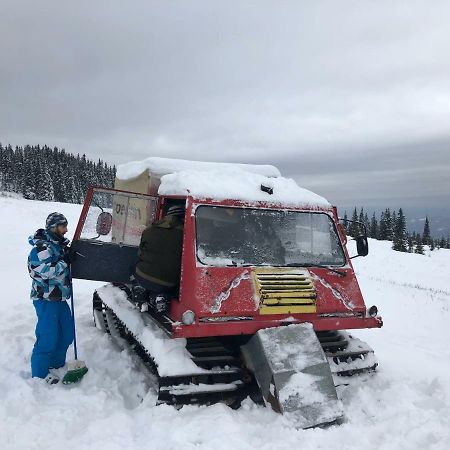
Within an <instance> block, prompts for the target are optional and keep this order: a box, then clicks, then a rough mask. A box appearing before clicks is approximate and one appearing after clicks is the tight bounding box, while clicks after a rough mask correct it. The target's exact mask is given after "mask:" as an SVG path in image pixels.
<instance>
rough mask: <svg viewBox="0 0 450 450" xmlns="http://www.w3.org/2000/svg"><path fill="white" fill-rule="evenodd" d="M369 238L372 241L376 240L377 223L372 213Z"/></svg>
mask: <svg viewBox="0 0 450 450" xmlns="http://www.w3.org/2000/svg"><path fill="white" fill-rule="evenodd" d="M369 236H370V237H371V238H373V239H378V222H377V218H376V217H375V213H373V215H372V220H371V221H370V227H369Z"/></svg>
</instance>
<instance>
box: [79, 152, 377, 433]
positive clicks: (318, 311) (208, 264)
mask: <svg viewBox="0 0 450 450" xmlns="http://www.w3.org/2000/svg"><path fill="white" fill-rule="evenodd" d="M150 160H152V159H150ZM150 160H148V161H147V163H149V162H150V163H149V164H148V166H149V167H147V168H146V169H145V170H144V171H143V172H142V173H141V174H139V175H138V176H131V177H127V178H126V179H125V180H123V179H122V180H121V179H120V178H118V179H117V180H116V188H118V189H106V188H91V189H90V190H89V192H88V195H87V198H86V202H85V205H84V208H83V211H82V214H81V217H80V221H79V223H78V226H77V229H76V233H75V237H74V242H73V246H74V248H75V249H76V251H77V252H78V253H79V254H80V255H82V256H80V257H79V258H78V259H77V260H76V262H75V263H74V266H73V268H72V272H73V276H74V278H82V279H90V280H99V281H107V282H109V283H112V284H113V285H114V286H116V287H115V288H111V287H110V288H108V289H109V290H107V289H104V288H102V289H103V290H102V289H100V290H97V291H96V292H95V293H94V317H95V320H96V324H97V326H98V327H99V328H100V329H103V330H105V331H107V332H110V333H111V334H112V335H113V336H115V337H117V338H120V339H122V340H125V341H128V342H129V343H130V344H131V347H132V348H133V349H134V351H136V353H138V354H139V356H141V357H142V358H143V360H144V361H145V362H146V363H147V364H148V366H149V367H150V368H151V369H152V370H153V371H154V372H156V373H157V375H158V378H159V399H160V401H164V402H168V403H175V404H177V403H192V402H207V403H208V402H212V401H217V400H226V401H228V402H233V401H234V402H238V401H239V400H241V399H242V398H244V397H245V396H247V395H249V394H250V395H253V396H255V393H257V392H258V391H260V392H261V393H262V397H263V399H264V401H265V402H266V403H270V404H271V405H272V407H273V408H274V409H275V410H277V411H280V412H287V411H297V412H298V411H302V413H301V415H302V420H301V421H300V423H302V424H303V425H305V426H312V425H317V424H318V423H324V422H330V421H332V420H335V419H336V418H338V417H339V415H340V413H339V412H337V409H339V408H337V409H336V408H335V407H334V406H333V408H334V412H332V413H330V412H329V410H330V408H328V410H327V411H326V412H323V411H322V412H317V407H315V409H314V408H313V409H314V411H313V413H311V404H310V403H308V401H307V399H306V400H305V396H304V394H302V392H301V388H300V387H299V388H298V390H299V391H300V392H294V393H293V394H292V392H291V394H292V395H290V396H287V397H286V396H283V395H282V392H283V389H284V388H285V386H287V385H289V388H290V389H291V391H292V380H293V379H294V378H293V377H292V375H293V374H296V373H297V374H298V373H302V374H305V373H306V374H308V376H310V377H312V376H314V377H316V378H315V379H316V381H315V385H314V386H315V387H317V389H318V391H321V392H322V394H323V395H324V399H325V400H324V402H323V403H324V404H325V403H327V402H328V403H330V402H334V400H336V398H337V397H336V395H335V391H334V385H336V384H339V380H340V378H339V376H347V375H354V374H356V373H360V372H364V371H370V370H374V369H375V367H376V365H377V363H376V360H375V357H374V355H373V351H372V349H371V348H370V347H369V346H368V345H367V344H365V343H363V342H362V341H360V340H359V339H356V338H353V337H352V336H351V335H350V334H348V333H346V332H344V331H342V330H349V329H359V328H379V327H381V326H382V320H381V318H380V317H378V316H377V310H376V308H375V307H371V308H370V309H369V310H368V309H367V308H366V306H365V304H364V299H363V297H362V294H361V290H360V288H359V286H358V282H357V280H356V276H355V273H354V270H353V267H352V264H351V257H350V255H349V254H348V252H347V249H346V245H345V244H346V240H347V238H346V235H345V231H344V228H343V226H342V225H341V224H340V222H339V218H338V215H337V211H336V208H335V207H332V206H331V205H330V204H329V203H328V202H327V201H325V200H324V199H322V198H321V197H319V196H316V195H315V194H312V193H311V192H309V191H306V190H303V189H301V188H299V187H298V186H296V185H295V183H293V182H292V180H286V179H284V178H282V177H280V176H279V173H277V171H276V169H274V168H272V167H271V166H242V165H240V166H238V167H236V166H231V165H220V164H216V165H214V164H213V165H209V166H204V167H202V166H201V163H189V164H195V167H192V166H189V165H188V166H187V167H186V162H183V161H178V162H177V161H175V160H161V159H156V160H157V161H155V159H154V160H153V161H150ZM152 163H153V165H152ZM199 164H200V166H199ZM139 167H141V166H139ZM247 167H248V168H247ZM119 175H120V173H119ZM133 175H135V174H133ZM163 175H167V176H166V177H164V176H163ZM161 176H163V178H162V181H161ZM174 204H183V205H184V206H185V208H186V214H185V218H184V239H183V253H182V271H181V277H180V289H179V295H178V296H177V297H176V298H173V299H171V300H170V303H169V308H168V310H167V312H165V313H160V312H158V311H157V309H156V307H155V303H154V302H152V299H151V298H149V299H148V302H145V303H144V304H139V305H135V306H136V307H135V308H134V311H132V313H133V314H134V315H135V316H136V315H139V316H140V319H137V318H136V319H132V320H130V319H129V317H130V316H129V314H130V311H129V309H130V307H131V308H133V306H132V305H133V304H135V302H134V299H133V295H132V288H131V285H130V275H131V274H132V271H133V268H134V264H135V262H136V258H137V248H138V245H139V240H140V235H141V233H142V231H143V230H144V229H145V227H146V226H148V225H149V224H150V223H151V222H152V221H153V220H156V219H159V218H161V217H163V216H164V214H165V212H166V211H167V209H168V208H169V207H170V206H172V205H174ZM361 230H362V233H361V236H359V237H357V238H356V243H357V249H358V255H359V256H365V255H367V253H368V247H367V237H366V235H365V228H364V226H363V225H362V226H361ZM113 289H115V290H116V291H117V292H116V293H114V292H113ZM118 293H120V295H119V294H118ZM112 297H115V298H114V299H113V300H112ZM153 300H154V299H153ZM125 303H126V304H125ZM124 311H125V312H124ZM136 320H141V321H142V322H140V325H139V326H136ZM155 324H156V325H157V326H158V327H159V328H161V329H163V330H164V332H165V334H164V336H163V337H161V334H158V332H159V330H157V329H155V326H154V325H155ZM295 324H297V325H298V326H295ZM300 324H307V325H300ZM288 325H289V326H288ZM143 329H145V332H146V333H147V335H146V336H144V334H143ZM149 333H153V334H150V337H149ZM159 333H160V332H159ZM274 333H275V334H274ZM311 336H313V338H312V337H311ZM178 338H185V339H186V340H182V339H181V340H180V339H178ZM149 339H150V341H151V340H152V339H155V340H161V339H162V340H163V341H164V340H171V339H178V340H177V341H176V342H178V343H181V344H182V346H183V347H184V352H185V355H186V354H187V355H188V357H189V358H190V360H191V361H192V362H193V363H194V365H195V368H198V370H193V369H192V366H188V367H187V368H186V369H182V370H166V369H164V370H161V368H162V367H163V366H164V365H165V364H164V360H163V359H164V355H161V354H157V355H155V354H153V353H154V351H155V348H154V347H155V346H154V345H153V346H152V342H150V343H149ZM311 339H314V340H315V341H316V342H312V340H311ZM275 343H276V345H275ZM286 348H288V351H287V352H286ZM311 352H312V353H311ZM299 354H301V355H302V358H300V359H302V360H308V361H310V364H309V365H308V364H306V366H305V365H303V366H302V367H299V365H298V364H297V363H296V364H297V365H296V364H293V362H292V361H294V360H298V359H299V358H298V355H299ZM280 355H281V356H280ZM318 358H319V359H320V358H322V359H321V363H323V362H324V361H325V362H326V363H327V364H321V363H320V362H318V361H319V359H318ZM302 364H303V363H302ZM180 365H181V366H182V365H183V364H182V363H181V362H180ZM319 366H320V370H319V369H317V368H318V367H319ZM325 366H326V367H325ZM324 371H325V372H327V374H325V372H324ZM328 372H330V373H329V374H328ZM280 374H281V375H280ZM331 374H333V377H332V378H330V376H331ZM319 378H321V381H317V380H318V379H319ZM330 379H334V381H333V382H332V384H333V387H332V388H331V387H330ZM289 380H291V381H289ZM289 383H291V384H289ZM302 386H303V387H304V383H303V384H302ZM294 397H295V399H296V400H295V401H293V398H294ZM305 405H306V406H308V407H309V409H308V412H305ZM333 408H331V409H333ZM311 414H312V416H311ZM303 419H304V420H303Z"/></svg>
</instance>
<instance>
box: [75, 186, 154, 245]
mask: <svg viewBox="0 0 450 450" xmlns="http://www.w3.org/2000/svg"><path fill="white" fill-rule="evenodd" d="M157 204H158V199H157V198H156V197H151V196H149V195H144V194H133V193H124V192H120V191H116V190H114V189H104V188H95V189H94V190H93V191H92V197H91V201H90V203H89V206H88V210H87V213H86V216H85V219H84V223H83V227H82V229H81V233H80V237H79V238H80V239H82V240H95V241H100V242H105V243H113V244H120V245H122V244H123V245H130V246H138V245H139V242H140V238H141V234H142V232H143V231H144V229H145V228H146V227H147V226H148V225H149V224H150V223H151V222H153V220H154V219H155V216H156V208H157Z"/></svg>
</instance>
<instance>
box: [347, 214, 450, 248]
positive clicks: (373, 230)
mask: <svg viewBox="0 0 450 450" xmlns="http://www.w3.org/2000/svg"><path fill="white" fill-rule="evenodd" d="M343 219H344V220H343V225H344V228H345V231H346V232H347V234H348V235H350V236H353V237H355V236H358V235H361V234H363V233H364V230H363V229H362V228H363V227H361V226H360V225H359V223H357V222H360V223H363V224H364V225H365V227H366V230H367V235H368V236H369V237H370V238H373V239H378V240H380V241H392V248H393V250H396V251H399V252H408V253H418V254H421V255H423V254H424V245H427V246H428V247H429V249H430V250H434V249H435V248H448V249H450V237H447V239H445V238H444V237H442V238H440V239H435V238H433V237H432V236H431V231H430V220H429V219H428V217H426V218H425V222H424V227H423V232H422V234H421V233H417V232H415V231H414V232H413V233H410V232H408V230H407V229H406V217H405V214H404V213H403V209H402V208H400V209H399V210H398V211H395V210H394V211H391V210H390V209H389V208H386V209H385V210H384V211H383V212H382V213H381V216H380V218H379V219H377V217H376V215H375V213H373V215H372V218H371V219H369V216H368V214H367V212H364V208H361V209H360V211H359V213H358V211H357V209H356V207H355V209H354V210H353V214H352V218H351V222H347V220H348V217H347V211H345V214H344V218H343Z"/></svg>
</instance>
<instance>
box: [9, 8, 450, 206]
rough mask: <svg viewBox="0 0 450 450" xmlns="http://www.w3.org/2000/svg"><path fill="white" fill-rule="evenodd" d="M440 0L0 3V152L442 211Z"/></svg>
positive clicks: (446, 122)
mask: <svg viewBox="0 0 450 450" xmlns="http://www.w3.org/2000/svg"><path fill="white" fill-rule="evenodd" d="M449 24H450V2H448V1H447V2H439V1H433V2H429V1H423V2H416V1H401V2H400V1H398V2H395V1H380V0H377V1H364V0H358V1H356V0H355V1H339V2H338V1H330V2H324V1H313V0H311V1H308V2H307V1H300V0H297V1H275V0H274V1H271V2H266V1H261V0H258V1H252V2H246V1H243V0H240V1H236V2H234V1H230V0H227V1H222V2H218V1H188V0H185V1H172V0H170V1H169V0H167V1H162V0H161V1H149V0H146V1H123V0H121V1H113V0H108V1H106V0H105V1H100V0H95V1H89V2H85V1H78V2H76V3H75V2H71V3H70V2H61V1H48V0H40V1H35V0H31V1H20V0H0V30H1V39H0V142H1V143H2V144H8V143H11V144H12V145H25V144H36V143H41V144H44V143H45V144H48V145H51V146H53V145H57V146H62V147H65V148H66V149H67V150H68V151H70V152H73V153H86V155H87V156H89V157H91V158H99V157H100V158H102V159H104V160H106V161H108V162H111V163H116V164H117V163H122V162H127V161H130V160H136V159H143V158H146V157H148V156H166V157H175V158H186V159H198V160H212V161H233V162H251V163H258V162H261V163H271V164H274V165H276V166H278V167H279V168H280V169H281V170H282V172H283V173H284V174H286V175H287V176H290V177H293V178H295V179H296V180H297V181H298V182H299V184H301V185H303V186H305V187H307V188H310V189H312V190H314V191H316V192H318V193H319V194H321V195H324V196H325V197H327V198H328V199H329V200H330V201H332V202H333V203H335V204H338V205H354V204H357V205H364V206H368V207H370V206H375V205H387V206H389V205H391V206H411V207H412V206H419V207H420V206H428V207H437V206H444V207H445V208H449V205H450V56H449V55H450V25H449Z"/></svg>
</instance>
